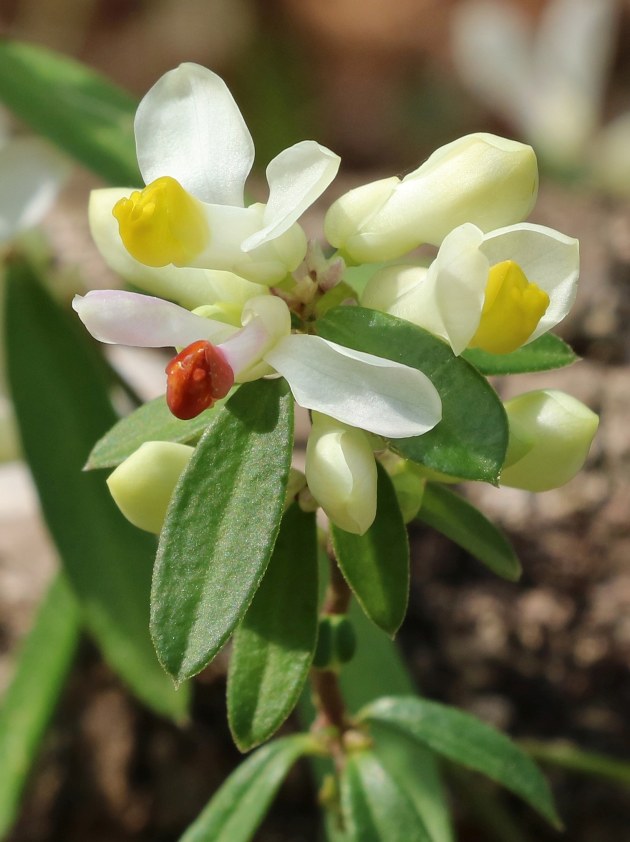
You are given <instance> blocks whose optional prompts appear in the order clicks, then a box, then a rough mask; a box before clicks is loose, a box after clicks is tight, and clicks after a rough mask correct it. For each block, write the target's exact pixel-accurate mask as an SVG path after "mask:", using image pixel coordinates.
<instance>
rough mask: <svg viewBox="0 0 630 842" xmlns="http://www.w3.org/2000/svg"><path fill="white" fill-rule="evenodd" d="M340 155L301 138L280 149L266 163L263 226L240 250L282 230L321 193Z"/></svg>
mask: <svg viewBox="0 0 630 842" xmlns="http://www.w3.org/2000/svg"><path fill="white" fill-rule="evenodd" d="M340 162H341V158H340V157H339V156H338V155H335V153H334V152H331V151H330V149H326V147H325V146H320V145H319V143H315V141H314V140H303V141H302V142H301V143H296V144H295V145H294V146H290V147H289V148H288V149H285V150H284V152H281V153H280V154H279V155H276V157H275V158H274V159H273V161H271V163H270V164H269V166H268V167H267V181H268V182H269V201H268V202H267V206H266V208H265V218H264V222H265V227H264V228H262V229H261V230H260V231H258V233H256V234H254V235H253V236H251V237H248V238H247V239H246V240H245V241H244V242H243V250H244V251H251V250H252V249H255V248H256V247H257V246H260V245H262V243H266V242H268V241H269V240H273V239H274V238H275V237H278V236H280V234H284V232H285V231H287V230H288V229H289V228H290V227H291V225H293V223H294V222H296V221H297V220H298V219H299V217H300V216H302V214H303V213H304V211H305V210H306V209H307V208H309V207H310V206H311V205H312V204H313V202H314V201H315V200H316V199H318V198H319V196H321V194H322V193H323V192H324V190H325V189H326V188H327V187H328V185H329V184H330V183H331V181H332V180H333V179H334V177H335V176H336V175H337V171H338V169H339V164H340Z"/></svg>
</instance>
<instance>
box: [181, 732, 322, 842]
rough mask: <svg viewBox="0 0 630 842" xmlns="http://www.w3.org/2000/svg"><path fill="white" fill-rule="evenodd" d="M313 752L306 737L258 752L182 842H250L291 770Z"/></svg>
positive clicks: (285, 740)
mask: <svg viewBox="0 0 630 842" xmlns="http://www.w3.org/2000/svg"><path fill="white" fill-rule="evenodd" d="M312 749H313V741H312V738H311V737H309V736H308V735H306V734H295V735H294V736H291V737H284V738H282V739H280V740H274V741H273V742H271V743H268V744H267V745H266V746H263V747H262V748H259V749H258V750H257V751H255V752H254V753H253V754H252V755H250V757H248V758H247V760H245V761H244V762H243V763H241V765H240V766H238V767H237V769H236V770H235V771H234V772H232V774H231V775H230V777H229V778H228V779H227V780H226V781H225V782H224V783H223V785H222V786H221V788H220V789H219V790H218V791H217V792H216V793H215V794H214V796H213V798H212V800H211V801H210V802H209V804H208V805H207V807H206V808H205V809H204V811H203V812H202V813H201V815H200V816H199V817H198V818H197V819H196V820H195V821H194V822H193V824H192V825H191V826H190V827H189V828H188V830H187V831H186V832H185V833H184V835H183V836H182V837H181V839H180V840H179V842H210V840H212V842H249V840H250V839H252V838H253V836H254V833H255V832H256V828H257V827H258V825H259V824H260V822H261V821H262V820H263V818H264V815H265V813H266V812H267V809H268V808H269V805H270V804H271V801H272V800H273V797H274V795H275V794H276V792H277V791H278V789H279V787H280V785H281V783H282V781H283V780H284V778H285V777H286V776H287V773H288V772H289V769H290V768H291V766H293V764H294V763H295V761H296V760H297V759H298V758H299V757H301V756H302V755H304V754H308V753H309V752H310V751H312Z"/></svg>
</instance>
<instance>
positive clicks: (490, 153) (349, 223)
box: [325, 133, 538, 263]
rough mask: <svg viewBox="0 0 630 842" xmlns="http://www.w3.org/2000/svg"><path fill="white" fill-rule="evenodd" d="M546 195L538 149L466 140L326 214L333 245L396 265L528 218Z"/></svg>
mask: <svg viewBox="0 0 630 842" xmlns="http://www.w3.org/2000/svg"><path fill="white" fill-rule="evenodd" d="M537 191H538V168H537V164H536V156H535V154H534V150H533V149H532V148H531V146H527V145H525V144H523V143H518V142H517V141H513V140H507V139H506V138H502V137H498V136H496V135H492V134H485V133H478V134H471V135H466V136H465V137H461V138H459V139H458V140H455V141H453V142H452V143H448V144H446V146H442V147H441V148H440V149H438V150H436V151H435V152H434V153H433V155H431V157H430V158H429V159H428V160H427V161H425V163H424V164H422V165H421V166H420V167H418V169H416V170H414V171H413V172H412V173H409V175H407V176H405V178H403V179H402V181H401V180H399V179H397V178H389V179H382V180H380V181H376V182H373V183H371V184H367V185H364V186H362V187H359V188H356V189H355V190H351V191H350V192H349V193H346V194H345V195H344V196H341V198H339V199H338V200H337V201H336V202H334V204H333V205H332V206H331V207H330V209H329V211H328V213H327V214H326V220H325V231H326V237H327V238H328V241H329V242H330V243H331V244H332V245H333V246H335V247H337V248H338V249H340V251H341V252H342V253H343V254H344V255H347V256H348V257H349V258H350V259H352V260H354V261H356V262H363V263H374V262H379V261H383V260H393V259H395V258H397V257H400V256H401V255H403V254H405V253H406V252H408V251H411V250H412V249H414V248H416V246H419V245H420V244H421V243H432V244H433V245H439V244H440V243H441V242H442V240H443V239H444V237H445V236H446V235H447V234H448V232H449V231H451V230H452V229H453V228H456V227H457V226H458V225H462V224H463V223H465V222H472V223H474V224H475V225H477V226H478V227H479V228H481V230H482V231H490V230H492V229H493V228H498V227H500V226H504V225H511V224H513V223H516V222H520V221H521V220H523V219H525V217H527V215H528V214H529V212H530V211H531V209H532V207H533V205H534V202H535V201H536V194H537Z"/></svg>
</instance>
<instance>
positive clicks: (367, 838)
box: [340, 751, 432, 842]
mask: <svg viewBox="0 0 630 842" xmlns="http://www.w3.org/2000/svg"><path fill="white" fill-rule="evenodd" d="M340 784H341V809H342V814H343V818H344V827H345V830H346V834H347V838H348V842H432V839H431V836H430V835H429V832H428V831H427V829H426V827H425V825H424V822H423V821H422V817H421V816H420V814H419V813H418V811H417V810H416V807H415V805H414V803H413V802H412V801H411V799H410V798H409V796H408V795H407V793H406V792H405V791H404V789H402V788H401V786H400V785H399V784H398V782H397V781H396V780H395V779H394V778H393V777H392V776H391V775H390V773H389V771H388V770H387V769H386V768H385V766H384V765H383V764H382V762H381V760H380V759H379V757H378V756H377V755H376V754H375V753H374V752H372V751H358V752H356V753H355V754H351V755H350V756H349V757H348V761H347V763H346V766H345V769H344V771H343V773H342V776H341V781H340Z"/></svg>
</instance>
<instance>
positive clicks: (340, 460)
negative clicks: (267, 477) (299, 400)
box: [305, 412, 377, 535]
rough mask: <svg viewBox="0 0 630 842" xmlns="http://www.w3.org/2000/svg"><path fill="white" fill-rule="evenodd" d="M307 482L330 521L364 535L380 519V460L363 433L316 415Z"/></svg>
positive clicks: (309, 453)
mask: <svg viewBox="0 0 630 842" xmlns="http://www.w3.org/2000/svg"><path fill="white" fill-rule="evenodd" d="M305 472H306V481H307V483H308V487H309V490H310V492H311V494H312V495H313V497H314V498H315V499H316V500H317V502H318V503H319V505H320V506H321V507H322V509H323V510H324V512H325V513H326V514H327V515H328V517H329V518H330V520H331V521H332V522H333V523H334V524H335V525H336V526H338V527H340V528H341V529H345V531H346V532H352V533H354V534H355V535H363V533H364V532H367V530H368V529H369V528H370V526H371V525H372V522H373V521H374V518H375V517H376V482H377V473H376V461H375V459H374V453H373V451H372V445H371V443H370V438H369V436H368V435H367V434H366V433H364V432H363V430H357V429H356V428H354V427H349V426H348V425H347V424H340V423H339V422H338V421H336V420H335V419H333V418H329V417H328V416H326V415H322V414H321V413H319V412H314V413H313V428H312V430H311V433H310V435H309V437H308V443H307V446H306V471H305Z"/></svg>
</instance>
